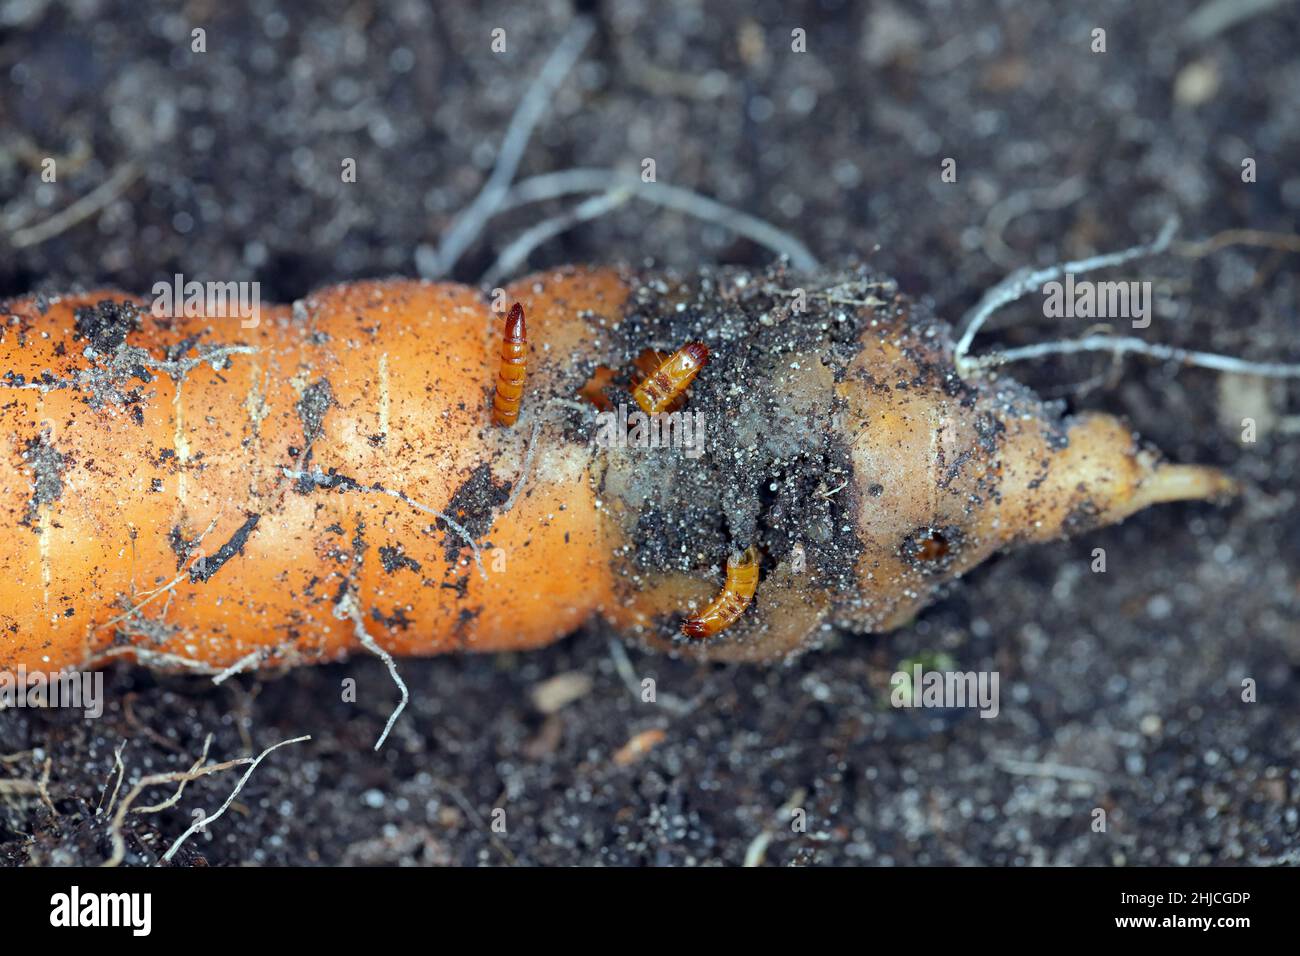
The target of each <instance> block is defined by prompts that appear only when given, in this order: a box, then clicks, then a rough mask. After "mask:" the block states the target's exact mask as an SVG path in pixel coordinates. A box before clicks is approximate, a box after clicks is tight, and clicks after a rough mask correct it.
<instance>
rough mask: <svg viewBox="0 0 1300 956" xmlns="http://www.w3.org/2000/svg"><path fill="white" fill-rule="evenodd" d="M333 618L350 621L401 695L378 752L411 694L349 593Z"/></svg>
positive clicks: (379, 744) (336, 606) (376, 747)
mask: <svg viewBox="0 0 1300 956" xmlns="http://www.w3.org/2000/svg"><path fill="white" fill-rule="evenodd" d="M334 616H335V617H336V618H338V619H339V620H340V621H341V620H343V619H344V618H345V617H347V618H351V619H352V630H353V631H354V632H355V634H356V636H357V640H358V641H360V642H361V646H362V647H364V648H365V649H366V650H368V651H369V652H370V653H371V654H374V655H375V656H376V657H378V658H379V659H380V660H381V661H383V662H384V664H385V666H386V667H387V668H388V673H389V675H390V676H391V677H392V678H393V683H394V684H396V685H397V689H398V690H399V691H401V693H402V699H401V701H400V702H399V703H398V705H397V706H396V707H394V708H393V712H392V713H391V714H389V715H388V723H386V724H384V732H383V733H381V734H380V735H379V739H378V740H376V741H375V750H378V749H379V748H380V747H382V746H383V745H384V741H385V740H387V739H388V734H389V731H391V730H392V729H393V724H395V723H397V718H398V717H400V716H401V714H402V711H404V710H405V709H406V705H407V703H408V702H409V701H410V699H411V692H410V691H409V690H408V689H407V687H406V682H405V681H404V680H402V675H401V674H399V673H398V672H397V662H396V661H394V660H393V655H392V654H389V653H388V651H386V650H384V649H383V648H382V647H380V646H379V644H378V643H377V642H376V641H375V639H374V638H373V637H371V636H370V632H369V631H367V630H366V622H365V619H364V618H362V616H361V608H360V607H358V606H357V599H356V598H355V597H354V596H353V595H352V592H351V591H348V592H345V593H344V595H343V597H342V598H340V599H339V602H338V603H337V604H336V605H335V606H334Z"/></svg>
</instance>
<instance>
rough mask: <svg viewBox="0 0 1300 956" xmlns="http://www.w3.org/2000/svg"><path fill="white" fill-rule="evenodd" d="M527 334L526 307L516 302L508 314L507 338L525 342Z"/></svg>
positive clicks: (509, 340)
mask: <svg viewBox="0 0 1300 956" xmlns="http://www.w3.org/2000/svg"><path fill="white" fill-rule="evenodd" d="M526 336H527V329H526V328H525V325H524V307H523V306H522V305H521V304H519V303H518V302H516V303H515V304H514V306H513V307H512V308H511V309H510V314H509V315H507V316H506V325H505V339H506V341H507V342H515V343H519V342H523V341H524V340H525V337H526Z"/></svg>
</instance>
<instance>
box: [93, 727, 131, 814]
mask: <svg viewBox="0 0 1300 956" xmlns="http://www.w3.org/2000/svg"><path fill="white" fill-rule="evenodd" d="M125 749H126V741H125V740H124V741H122V742H121V743H120V744H118V745H117V749H116V750H115V751H113V769H114V770H116V771H117V783H116V784H114V786H113V796H112V797H111V798H110V799H109V801H108V806H107V807H106V808H105V812H106V813H112V812H113V804H115V803H116V802H117V793H118V791H119V790H121V789H122V777H123V776H124V775H125V774H126V766H125V765H124V764H123V763H122V751H123V750H125ZM107 793H108V783H107V782H106V783H105V784H104V793H101V794H100V795H99V802H100V803H101V804H102V803H103V802H104V796H105V795H106V794H107Z"/></svg>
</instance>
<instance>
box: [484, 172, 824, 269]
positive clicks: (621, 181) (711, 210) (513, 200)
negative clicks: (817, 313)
mask: <svg viewBox="0 0 1300 956" xmlns="http://www.w3.org/2000/svg"><path fill="white" fill-rule="evenodd" d="M618 189H626V190H629V191H630V192H631V195H632V198H634V199H643V200H645V201H646V202H650V203H654V204H656V205H659V206H664V207H666V208H668V209H675V210H677V211H678V212H682V213H686V214H687V215H689V216H694V217H695V218H696V219H701V220H703V221H705V222H712V223H715V224H716V225H719V226H722V227H723V228H725V229H729V230H731V231H732V232H734V233H736V234H738V235H741V236H744V237H745V238H747V239H751V240H753V241H754V242H756V243H758V244H759V245H761V246H764V247H766V248H767V249H770V250H771V251H772V252H774V253H776V254H777V255H780V256H788V257H789V258H790V264H791V265H793V266H794V267H795V268H796V269H799V270H800V271H803V272H811V271H812V270H814V269H816V268H817V267H818V262H817V257H816V256H814V255H813V254H812V252H811V251H810V250H809V249H808V247H807V246H806V245H804V244H803V243H802V242H800V241H799V240H798V239H796V238H795V237H794V236H792V235H790V234H789V233H787V232H784V231H783V230H781V229H778V228H777V227H776V226H774V225H772V224H771V223H769V222H766V221H765V220H762V219H759V218H758V217H756V216H751V215H749V214H748V213H743V212H740V211H739V210H737V209H732V208H731V207H730V206H724V205H723V204H722V203H720V202H717V201H716V200H713V199H709V198H707V197H705V196H701V195H700V194H699V193H696V192H692V191H691V190H689V189H684V188H682V187H681V186H670V185H668V184H667V183H647V182H643V181H642V180H641V177H640V176H639V175H637V174H636V173H628V172H620V171H619V170H617V169H592V168H578V169H566V170H562V171H560V172H557V173H545V174H543V175H541V176H534V177H532V178H531V179H525V180H523V181H522V182H520V183H518V184H517V185H516V186H515V187H514V188H513V189H511V190H510V192H509V194H508V195H507V196H506V198H505V201H504V202H503V203H502V204H501V209H502V210H503V211H504V210H506V209H513V208H515V207H516V206H523V205H526V204H528V203H534V202H540V201H542V200H545V199H555V198H557V197H559V196H568V195H572V194H573V193H590V192H611V191H613V190H618Z"/></svg>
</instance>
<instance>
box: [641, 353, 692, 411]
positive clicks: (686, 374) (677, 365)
mask: <svg viewBox="0 0 1300 956" xmlns="http://www.w3.org/2000/svg"><path fill="white" fill-rule="evenodd" d="M708 361H709V348H708V346H707V345H705V344H704V343H703V342H688V343H686V344H685V345H683V346H682V347H681V348H679V349H678V350H677V351H676V352H674V353H673V354H672V355H670V356H668V358H667V359H665V360H664V361H663V362H661V363H660V365H659V367H658V368H657V369H655V371H654V372H653V373H651V374H650V375H647V376H646V377H645V379H644V380H643V381H642V382H641V384H640V385H638V386H637V387H636V388H635V389H634V390H633V392H632V397H633V398H634V399H636V403H637V404H638V405H640V406H641V411H643V412H645V413H646V414H647V415H657V414H659V413H660V412H663V411H667V410H668V408H669V406H670V405H672V404H673V402H675V401H676V400H677V399H678V398H680V397H681V395H682V393H683V392H685V391H686V389H687V388H689V387H690V384H691V382H693V381H695V376H696V375H699V374H700V369H702V368H704V366H705V364H706V363H707V362H708Z"/></svg>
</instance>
